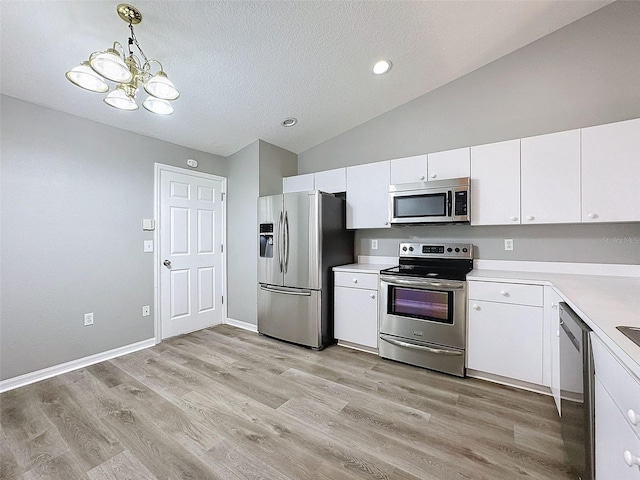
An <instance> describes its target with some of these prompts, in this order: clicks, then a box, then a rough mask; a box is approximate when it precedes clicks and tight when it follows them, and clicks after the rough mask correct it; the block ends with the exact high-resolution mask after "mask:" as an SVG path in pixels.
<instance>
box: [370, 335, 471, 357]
mask: <svg viewBox="0 0 640 480" xmlns="http://www.w3.org/2000/svg"><path fill="white" fill-rule="evenodd" d="M380 340H384V341H385V342H387V343H390V344H391V345H396V346H397V347H406V348H413V349H414V350H422V351H426V352H429V353H436V354H438V355H454V356H460V355H463V354H464V352H462V351H460V350H448V349H445V348H433V347H427V346H426V345H416V344H415V343H408V342H402V341H400V340H394V339H392V338H388V337H386V336H384V335H380Z"/></svg>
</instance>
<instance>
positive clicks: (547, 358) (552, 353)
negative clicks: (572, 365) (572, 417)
mask: <svg viewBox="0 0 640 480" xmlns="http://www.w3.org/2000/svg"><path fill="white" fill-rule="evenodd" d="M561 301H562V298H561V297H560V295H558V294H557V293H556V292H555V290H554V289H553V288H552V287H544V324H545V333H544V339H545V342H544V345H543V350H544V361H543V384H544V385H547V386H549V387H551V394H552V395H553V400H554V401H555V402H556V408H557V409H558V413H559V414H562V413H561V411H560V309H559V305H560V302H561Z"/></svg>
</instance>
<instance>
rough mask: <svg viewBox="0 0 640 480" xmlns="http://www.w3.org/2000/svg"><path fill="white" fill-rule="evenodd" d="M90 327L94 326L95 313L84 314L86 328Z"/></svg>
mask: <svg viewBox="0 0 640 480" xmlns="http://www.w3.org/2000/svg"><path fill="white" fill-rule="evenodd" d="M89 325H93V313H85V314H84V326H85V327H88V326H89Z"/></svg>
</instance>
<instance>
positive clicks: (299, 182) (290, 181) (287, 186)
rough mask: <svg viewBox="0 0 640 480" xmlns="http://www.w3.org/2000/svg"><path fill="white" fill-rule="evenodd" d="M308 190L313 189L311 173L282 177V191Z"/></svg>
mask: <svg viewBox="0 0 640 480" xmlns="http://www.w3.org/2000/svg"><path fill="white" fill-rule="evenodd" d="M309 190H314V182H313V173H307V174H305V175H295V176H293V177H284V178H283V179H282V193H293V192H308V191H309Z"/></svg>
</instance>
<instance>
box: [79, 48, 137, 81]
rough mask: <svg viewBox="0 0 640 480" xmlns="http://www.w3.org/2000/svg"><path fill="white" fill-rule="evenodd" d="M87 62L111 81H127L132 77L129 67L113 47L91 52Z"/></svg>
mask: <svg viewBox="0 0 640 480" xmlns="http://www.w3.org/2000/svg"><path fill="white" fill-rule="evenodd" d="M89 64H90V65H91V68H93V69H94V70H95V71H96V72H97V73H99V74H100V75H102V76H103V77H104V78H106V79H107V80H111V81H112V82H118V83H129V82H130V81H131V80H132V79H133V74H132V73H131V71H130V70H129V67H127V65H126V64H125V63H124V60H122V57H120V54H119V53H118V51H117V50H116V49H115V48H109V49H107V51H106V52H99V53H94V54H92V55H91V60H89Z"/></svg>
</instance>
